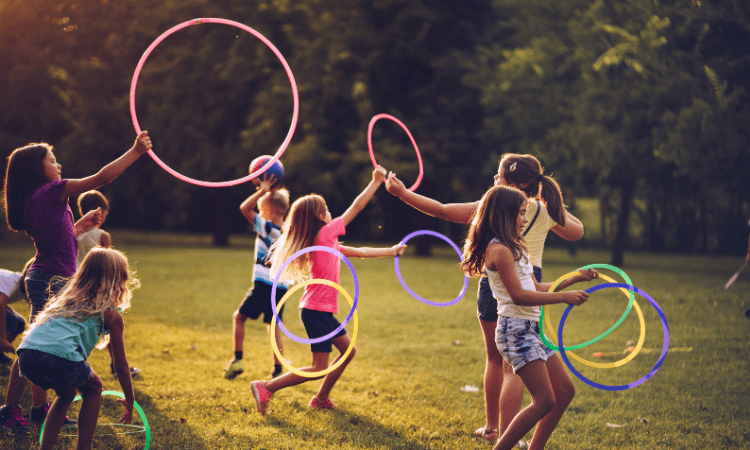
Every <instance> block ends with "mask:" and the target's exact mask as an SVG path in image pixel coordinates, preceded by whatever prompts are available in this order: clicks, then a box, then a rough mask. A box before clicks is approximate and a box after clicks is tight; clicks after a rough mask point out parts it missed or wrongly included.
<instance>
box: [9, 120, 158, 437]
mask: <svg viewBox="0 0 750 450" xmlns="http://www.w3.org/2000/svg"><path fill="white" fill-rule="evenodd" d="M150 148H151V139H150V138H149V137H148V132H146V131H143V132H142V133H141V134H140V135H139V136H138V138H137V139H136V141H135V144H134V145H133V147H132V148H131V149H130V150H128V151H127V152H125V154H123V155H122V156H120V157H119V158H117V159H116V160H114V161H112V162H110V163H109V164H107V165H106V166H104V167H103V168H102V169H101V170H99V172H97V173H96V174H94V175H91V176H89V177H86V178H81V179H68V180H63V179H62V177H61V173H62V166H61V165H60V164H58V163H57V160H56V159H55V155H54V153H52V146H51V145H48V144H44V143H41V144H30V145H27V146H25V147H21V148H18V149H16V150H14V151H13V153H11V155H10V157H9V158H8V167H7V170H6V175H5V189H4V190H3V195H4V200H5V213H6V220H7V222H8V226H9V227H10V229H11V230H14V231H19V230H24V231H26V234H28V235H29V236H30V237H31V239H32V240H33V241H34V245H35V246H36V257H35V258H36V259H35V261H34V263H33V264H32V266H31V267H30V268H29V272H28V274H27V277H26V281H25V282H26V294H27V298H28V300H29V303H30V304H31V321H32V322H33V318H34V317H35V316H36V315H37V314H39V312H41V311H42V310H43V309H44V307H45V306H46V304H47V300H48V299H49V297H50V294H55V293H57V292H59V291H60V289H61V288H62V286H63V285H64V283H65V279H66V278H68V277H70V276H72V275H73V274H74V273H75V271H76V255H77V241H76V236H77V235H79V234H81V233H83V232H84V231H86V230H87V229H89V228H91V227H93V226H94V225H95V224H97V223H98V222H99V221H100V220H101V211H99V210H97V211H92V212H89V213H88V214H86V215H85V216H83V217H82V218H81V219H80V220H79V221H78V222H76V223H75V224H74V223H73V212H72V211H71V210H70V206H68V198H69V197H71V196H78V195H79V194H82V193H84V192H86V191H90V190H91V189H96V188H98V187H100V186H103V185H105V184H107V183H110V182H112V180H114V179H115V178H117V177H118V176H119V175H120V174H121V173H122V172H123V171H124V170H125V169H126V168H128V167H129V166H130V165H131V164H133V163H134V162H135V160H136V159H138V158H139V157H140V156H141V155H143V154H144V153H146V152H147V151H148V150H149V149H150ZM24 387H26V379H25V378H23V377H21V376H20V375H19V372H18V359H16V361H15V362H14V363H13V367H12V368H11V374H10V380H9V381H8V394H7V395H6V397H5V406H6V407H5V408H3V409H2V412H0V423H1V424H2V426H3V427H4V428H6V429H11V430H14V431H27V430H29V424H28V422H27V421H26V419H25V418H24V417H23V415H22V413H21V407H20V406H19V405H18V402H19V400H20V398H21V394H22V392H23V389H24ZM31 394H32V401H33V408H32V409H31V422H32V423H42V422H43V421H44V418H45V417H46V415H47V410H48V409H49V407H50V403H49V402H48V401H47V393H46V391H45V390H43V389H41V388H39V387H36V386H33V385H32V389H31Z"/></svg>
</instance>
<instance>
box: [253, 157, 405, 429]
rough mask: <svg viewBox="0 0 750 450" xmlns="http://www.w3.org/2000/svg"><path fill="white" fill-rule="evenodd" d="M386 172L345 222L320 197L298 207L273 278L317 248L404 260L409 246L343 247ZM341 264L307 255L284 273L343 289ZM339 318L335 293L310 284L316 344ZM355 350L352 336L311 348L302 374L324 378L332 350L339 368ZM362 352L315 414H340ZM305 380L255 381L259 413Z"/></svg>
mask: <svg viewBox="0 0 750 450" xmlns="http://www.w3.org/2000/svg"><path fill="white" fill-rule="evenodd" d="M385 175H386V171H385V169H383V168H382V167H380V166H378V168H377V169H375V170H374V171H373V172H372V181H370V183H369V184H368V185H367V187H366V188H365V190H364V191H362V193H361V194H359V196H358V197H357V198H356V199H355V200H354V203H352V205H351V206H350V207H349V209H347V210H346V211H345V212H344V214H342V215H341V217H337V218H335V219H332V218H331V213H330V212H329V211H328V207H327V206H326V202H325V200H323V197H321V196H319V195H314V194H313V195H307V196H305V197H301V198H299V199H298V200H297V201H295V202H294V203H293V204H292V207H291V208H290V210H289V216H288V217H287V220H286V222H285V223H284V227H283V230H282V234H281V237H279V239H278V240H277V241H276V242H275V243H274V244H273V246H272V247H271V252H272V254H273V257H272V259H271V261H272V265H271V273H273V274H275V273H278V270H279V268H280V267H281V266H282V265H283V264H284V262H285V261H286V260H287V259H288V258H289V257H290V256H291V255H293V254H294V253H296V252H298V251H299V250H302V249H304V248H307V247H311V246H313V245H319V246H326V247H330V248H332V249H334V250H338V251H339V252H341V253H342V254H344V255H345V256H347V257H357V258H379V257H388V256H396V255H402V254H403V253H404V249H405V248H406V246H405V245H401V244H397V245H394V246H393V247H390V248H370V247H361V248H354V247H346V246H344V245H340V244H339V241H338V237H339V236H343V235H344V234H346V226H347V225H348V224H349V223H350V222H351V221H352V219H354V217H356V216H357V214H359V212H360V211H362V210H363V209H364V207H365V205H367V202H369V201H370V199H371V198H372V196H373V195H374V194H375V191H376V190H377V189H378V187H379V186H380V185H381V184H382V183H383V180H385ZM340 269H341V261H340V260H339V258H338V257H337V256H336V255H332V254H330V253H327V252H315V253H307V254H305V255H302V256H300V257H298V258H296V259H295V260H294V261H293V262H291V263H290V264H289V266H288V267H287V268H286V270H285V271H284V273H283V278H284V279H285V280H288V281H290V282H299V281H303V280H305V279H308V278H314V279H326V280H330V281H332V282H334V283H337V284H338V283H339V272H340ZM336 313H338V291H337V290H336V289H335V288H333V287H331V286H325V285H320V284H310V285H308V286H306V287H305V293H304V294H303V296H302V300H301V301H300V317H301V318H302V323H303V324H304V325H305V330H306V331H307V335H308V337H309V338H310V339H315V338H318V337H321V336H325V335H326V334H329V333H331V332H332V331H334V330H335V329H336V328H338V327H339V326H340V325H341V323H340V322H339V321H338V320H336V317H335V316H334V314H336ZM350 344H351V339H350V338H349V336H348V335H347V334H346V330H343V329H342V330H341V332H340V333H339V334H338V335H336V336H334V337H333V338H331V339H328V340H326V341H323V342H319V343H316V344H312V345H311V350H312V365H311V366H310V367H306V368H304V369H301V370H302V371H305V372H320V371H322V370H325V369H327V368H328V360H329V357H330V353H331V351H332V350H333V348H332V347H336V349H337V350H338V351H339V355H338V356H337V357H336V358H335V359H334V361H333V362H334V363H335V362H336V361H338V360H339V358H341V357H342V355H343V354H344V352H346V350H347V348H349V345H350ZM356 352H357V349H356V348H353V349H352V350H351V353H350V354H349V356H348V357H347V359H346V360H345V361H344V362H343V363H342V364H341V365H340V366H339V367H338V368H337V369H336V370H333V371H332V372H330V373H328V375H325V379H324V380H323V384H321V386H320V389H318V393H317V394H316V395H315V396H313V398H312V400H310V405H309V407H310V408H315V409H334V408H335V407H336V405H335V404H334V403H333V401H331V399H330V397H329V395H330V393H331V389H333V386H334V385H335V384H336V381H338V379H339V377H341V374H342V373H344V370H345V369H346V366H347V365H348V364H349V363H350V362H351V360H352V359H353V358H354V355H355V354H356ZM318 378H322V377H317V378H309V377H302V376H300V375H297V374H295V373H292V372H288V373H286V374H284V375H282V376H280V377H278V378H274V379H273V380H271V381H267V382H266V381H253V382H252V385H251V386H252V390H253V396H254V397H255V403H256V404H257V406H258V412H260V413H261V414H262V415H265V414H266V407H267V406H268V401H269V400H270V399H271V396H272V395H273V393H274V392H276V391H278V390H279V389H284V388H287V387H290V386H296V385H298V384H302V383H304V382H306V381H310V380H312V379H318Z"/></svg>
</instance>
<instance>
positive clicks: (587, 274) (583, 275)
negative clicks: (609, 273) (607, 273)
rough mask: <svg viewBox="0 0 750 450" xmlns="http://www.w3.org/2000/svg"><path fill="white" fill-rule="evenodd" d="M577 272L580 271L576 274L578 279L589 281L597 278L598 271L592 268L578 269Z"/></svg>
mask: <svg viewBox="0 0 750 450" xmlns="http://www.w3.org/2000/svg"><path fill="white" fill-rule="evenodd" d="M578 272H579V273H580V275H578V277H579V279H580V281H591V280H593V279H596V278H599V272H597V271H596V270H594V269H586V270H579V271H578Z"/></svg>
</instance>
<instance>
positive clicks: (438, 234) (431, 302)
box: [395, 230, 469, 306]
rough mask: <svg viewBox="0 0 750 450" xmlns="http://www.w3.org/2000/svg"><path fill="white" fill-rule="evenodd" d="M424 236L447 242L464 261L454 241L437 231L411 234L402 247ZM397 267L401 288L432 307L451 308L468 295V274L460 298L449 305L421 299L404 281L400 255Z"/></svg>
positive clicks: (404, 240)
mask: <svg viewBox="0 0 750 450" xmlns="http://www.w3.org/2000/svg"><path fill="white" fill-rule="evenodd" d="M422 234H426V235H430V236H435V237H438V238H440V239H442V240H444V241H445V242H447V243H449V244H450V246H451V247H453V250H455V251H456V253H458V257H459V259H463V254H462V253H461V249H459V248H458V246H457V245H456V244H455V243H453V241H451V240H450V238H448V237H447V236H445V235H442V234H440V233H438V232H435V231H430V230H421V231H414V232H413V233H409V234H408V235H406V237H405V238H403V239H402V240H401V242H400V243H401V244H402V245H403V244H406V241H408V240H409V239H411V238H413V237H414V236H419V235H422ZM395 265H396V276H397V277H398V281H399V282H400V283H401V286H403V287H404V289H406V292H408V293H409V294H410V295H411V296H412V297H414V298H416V299H417V300H419V301H420V302H422V303H427V304H428V305H432V306H451V305H454V304H456V303H458V301H459V300H461V299H462V298H463V297H464V295H465V294H466V289H467V288H468V287H469V276H468V275H466V274H464V286H463V288H462V289H461V292H459V294H458V297H456V298H454V299H453V300H451V301H449V302H447V303H440V302H433V301H430V300H427V299H424V298H422V297H420V296H419V295H417V293H416V292H414V291H412V290H411V289H410V288H409V286H407V285H406V282H405V281H404V278H403V277H402V276H401V269H400V267H399V256H398V255H396V259H395Z"/></svg>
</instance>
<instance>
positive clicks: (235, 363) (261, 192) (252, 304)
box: [224, 174, 289, 380]
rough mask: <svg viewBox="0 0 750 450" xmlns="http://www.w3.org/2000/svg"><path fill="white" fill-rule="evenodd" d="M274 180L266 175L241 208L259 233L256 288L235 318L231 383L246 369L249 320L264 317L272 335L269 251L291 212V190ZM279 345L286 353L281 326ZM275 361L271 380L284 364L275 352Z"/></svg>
mask: <svg viewBox="0 0 750 450" xmlns="http://www.w3.org/2000/svg"><path fill="white" fill-rule="evenodd" d="M275 181H276V177H275V176H273V175H271V176H270V178H269V177H267V176H266V175H265V174H264V175H263V178H261V180H260V183H259V186H258V190H257V191H256V192H255V193H254V194H253V195H251V196H250V197H248V198H247V199H246V200H245V201H244V202H242V205H240V211H242V214H243V215H244V216H245V218H247V220H248V221H249V222H250V223H251V224H253V229H254V230H255V232H256V233H258V236H257V237H256V238H255V265H254V266H253V286H252V287H251V288H250V289H249V290H248V291H247V295H246V296H245V299H244V300H243V301H242V303H240V306H239V308H238V309H237V311H235V312H234V315H233V319H234V320H233V322H232V323H233V326H232V335H233V336H234V358H233V359H232V360H231V361H230V362H229V365H228V366H227V367H226V369H225V370H224V377H225V378H227V379H229V380H231V379H233V378H234V377H236V376H237V375H239V374H241V373H242V372H243V371H244V370H245V361H244V360H243V359H242V344H243V341H244V340H245V322H246V321H247V319H248V317H249V318H251V319H253V320H255V319H257V318H258V317H260V315H261V314H263V322H264V323H265V324H266V325H267V326H268V332H269V333H270V332H271V321H272V319H273V309H271V288H272V287H273V278H272V277H271V274H270V268H271V260H270V258H269V257H270V254H269V248H270V247H271V245H272V244H273V243H274V242H276V240H277V239H278V238H279V236H280V235H281V224H282V223H283V222H284V216H285V215H286V212H287V210H288V209H289V191H287V190H286V189H278V188H272V186H273V185H274V182H275ZM255 205H258V210H259V211H260V214H256V213H255V211H254V208H255ZM287 287H288V285H287V284H286V283H282V282H280V283H279V284H278V286H277V289H276V299H274V301H275V302H276V303H277V304H278V303H279V301H280V300H281V299H282V298H283V297H284V295H285V294H286V291H287ZM283 310H284V307H283V305H282V307H281V310H279V318H281V316H282V312H283ZM276 345H278V347H279V352H281V353H282V354H283V352H284V345H283V344H282V342H281V331H280V330H279V328H278V325H276ZM271 353H273V352H271ZM273 358H274V367H273V370H272V371H271V378H276V377H277V376H279V375H281V361H279V360H278V358H277V356H276V354H275V353H274V354H273Z"/></svg>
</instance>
